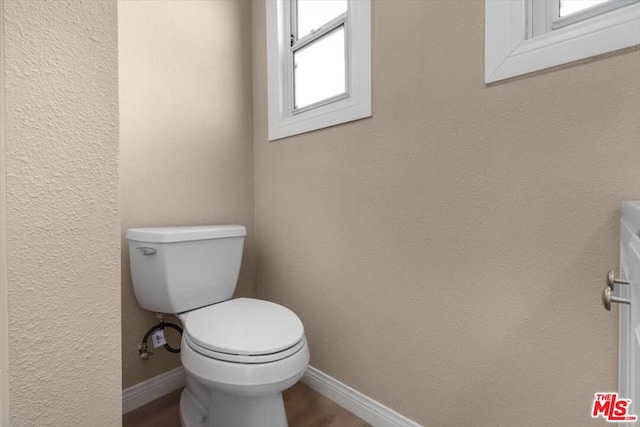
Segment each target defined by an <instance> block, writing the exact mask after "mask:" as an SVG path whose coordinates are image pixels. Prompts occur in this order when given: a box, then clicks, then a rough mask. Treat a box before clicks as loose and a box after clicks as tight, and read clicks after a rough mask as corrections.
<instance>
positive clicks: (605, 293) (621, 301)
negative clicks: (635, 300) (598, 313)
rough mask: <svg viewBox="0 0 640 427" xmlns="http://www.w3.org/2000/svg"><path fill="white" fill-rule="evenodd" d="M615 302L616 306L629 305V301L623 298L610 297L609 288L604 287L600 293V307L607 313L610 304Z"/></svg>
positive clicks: (609, 309)
mask: <svg viewBox="0 0 640 427" xmlns="http://www.w3.org/2000/svg"><path fill="white" fill-rule="evenodd" d="M612 302H615V303H616V304H631V301H629V300H628V299H624V298H618V297H614V296H612V295H611V288H610V287H608V286H607V287H606V288H604V290H603V291H602V305H604V308H605V309H606V310H607V311H611V303H612Z"/></svg>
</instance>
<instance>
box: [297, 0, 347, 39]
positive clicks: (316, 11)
mask: <svg viewBox="0 0 640 427" xmlns="http://www.w3.org/2000/svg"><path fill="white" fill-rule="evenodd" d="M296 6H297V12H298V13H297V14H298V20H297V22H298V39H301V38H303V37H304V36H306V35H307V34H309V33H311V32H312V31H315V30H317V29H319V28H320V27H322V26H323V25H324V24H326V23H327V22H329V21H331V20H332V19H334V18H337V17H338V16H340V15H342V14H343V13H345V12H346V11H347V0H298V2H297V3H296Z"/></svg>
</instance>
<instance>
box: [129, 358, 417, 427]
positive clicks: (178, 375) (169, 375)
mask: <svg viewBox="0 0 640 427" xmlns="http://www.w3.org/2000/svg"><path fill="white" fill-rule="evenodd" d="M302 382H303V383H305V384H306V385H307V386H308V387H309V388H311V389H313V390H315V391H316V392H318V393H320V394H321V395H323V396H324V397H326V398H327V399H329V400H332V401H333V402H335V403H336V404H338V405H340V406H342V407H343V408H345V409H346V410H347V411H349V412H351V413H352V414H354V415H356V416H358V417H360V418H361V419H362V420H364V421H366V422H368V423H369V424H371V425H372V426H374V427H421V425H420V424H418V423H416V422H415V421H411V420H410V419H408V418H406V417H404V416H402V415H400V414H398V413H397V412H395V411H394V410H392V409H389V408H387V407H386V406H384V405H383V404H381V403H379V402H376V401H375V400H373V399H371V398H370V397H367V396H365V395H364V394H362V393H360V392H359V391H356V390H354V389H352V388H351V387H349V386H348V385H346V384H343V383H341V382H340V381H338V380H336V379H335V378H333V377H330V376H329V375H327V374H325V373H324V372H321V371H319V370H317V369H316V368H314V367H313V366H309V367H308V368H307V371H306V372H305V373H304V376H303V377H302ZM184 383H185V373H184V369H183V368H182V366H180V367H178V368H175V369H172V370H171V371H169V372H165V373H164V374H161V375H158V376H156V377H153V378H150V379H148V380H146V381H143V382H141V383H139V384H136V385H134V386H133V387H129V388H128V389H126V390H123V391H122V413H123V414H126V413H127V412H130V411H133V410H134V409H138V408H139V407H141V406H144V405H146V404H147V403H151V402H153V401H154V400H156V399H158V398H160V397H162V396H164V395H165V394H168V393H171V392H172V391H174V390H177V389H179V388H180V387H184Z"/></svg>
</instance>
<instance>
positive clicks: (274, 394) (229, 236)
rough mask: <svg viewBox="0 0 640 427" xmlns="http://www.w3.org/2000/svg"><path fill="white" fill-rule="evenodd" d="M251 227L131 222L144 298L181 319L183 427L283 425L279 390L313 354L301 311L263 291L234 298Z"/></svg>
mask: <svg viewBox="0 0 640 427" xmlns="http://www.w3.org/2000/svg"><path fill="white" fill-rule="evenodd" d="M245 235H246V230H245V228H244V227H243V226H241V225H212V226H195V227H160V228H133V229H129V230H127V235H126V236H127V239H128V240H129V252H130V257H131V276H132V280H133V288H134V291H135V294H136V298H137V300H138V303H139V304H140V306H141V307H142V308H144V309H147V310H150V311H154V312H158V313H172V314H176V315H177V316H178V318H179V319H180V320H181V321H182V323H183V325H184V333H183V336H182V343H181V352H180V354H181V355H180V357H181V360H182V364H183V366H184V369H185V371H186V372H187V385H186V388H185V389H184V391H183V393H182V397H181V399H180V418H181V421H182V425H183V426H184V427H196V426H197V427H203V426H208V427H213V426H220V427H236V426H237V427H253V426H260V427H280V426H286V425H287V418H286V414H285V411H284V404H283V401H282V391H283V390H285V389H287V388H289V387H291V386H292V385H293V384H295V383H296V382H297V381H298V380H299V379H300V378H301V377H302V375H303V374H304V371H305V369H306V368H307V364H308V363H309V348H308V346H307V341H306V339H305V336H304V328H303V326H302V322H301V321H300V319H299V318H298V316H296V315H295V313H293V312H292V311H291V310H289V309H287V308H285V307H283V306H281V305H278V304H274V303H271V302H267V301H262V300H257V299H251V298H237V299H231V297H232V295H233V292H234V290H235V287H236V281H237V279H238V273H239V271H240V263H241V261H242V248H243V245H244V237H245Z"/></svg>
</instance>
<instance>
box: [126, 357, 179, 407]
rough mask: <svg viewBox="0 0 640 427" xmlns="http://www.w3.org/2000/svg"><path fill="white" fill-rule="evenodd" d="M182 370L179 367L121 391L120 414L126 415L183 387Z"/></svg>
mask: <svg viewBox="0 0 640 427" xmlns="http://www.w3.org/2000/svg"><path fill="white" fill-rule="evenodd" d="M184 380H185V375H184V369H183V368H182V366H179V367H177V368H175V369H172V370H170V371H168V372H165V373H164V374H160V375H158V376H155V377H153V378H150V379H148V380H146V381H143V382H141V383H138V384H136V385H134V386H132V387H129V388H128V389H126V390H122V413H123V414H126V413H127V412H131V411H133V410H134V409H138V408H139V407H141V406H144V405H146V404H147V403H151V402H153V401H154V400H156V399H158V398H160V397H162V396H164V395H165V394H169V393H171V392H172V391H174V390H177V389H179V388H180V387H184Z"/></svg>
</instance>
